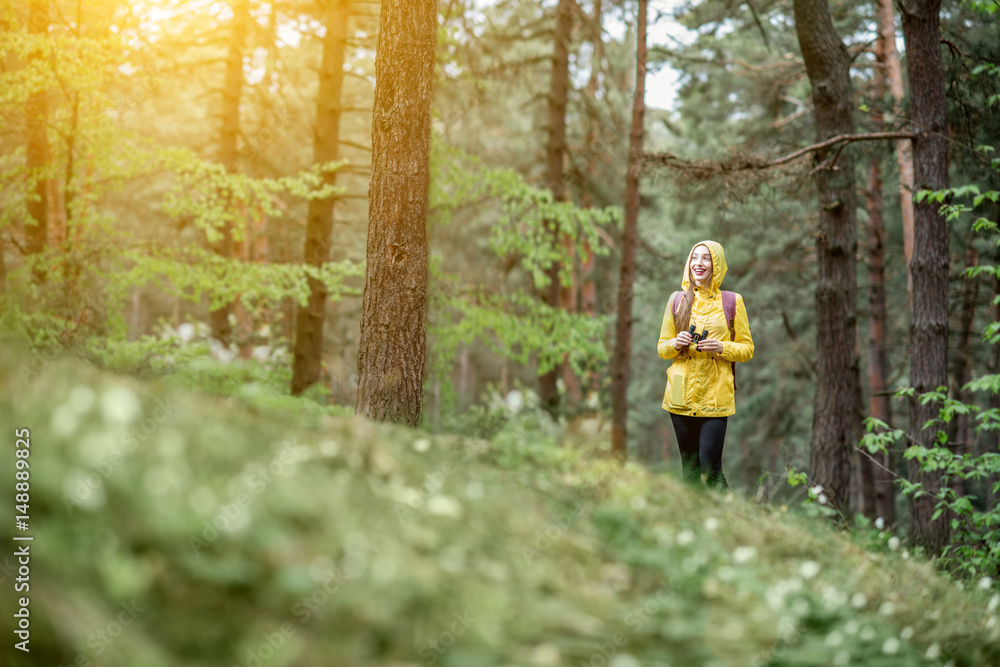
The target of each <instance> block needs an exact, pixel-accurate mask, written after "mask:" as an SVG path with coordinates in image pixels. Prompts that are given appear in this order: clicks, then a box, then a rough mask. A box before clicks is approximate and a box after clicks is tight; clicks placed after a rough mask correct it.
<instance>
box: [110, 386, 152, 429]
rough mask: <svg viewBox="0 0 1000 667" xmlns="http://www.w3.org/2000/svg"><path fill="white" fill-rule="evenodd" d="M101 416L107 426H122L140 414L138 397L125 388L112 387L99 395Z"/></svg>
mask: <svg viewBox="0 0 1000 667" xmlns="http://www.w3.org/2000/svg"><path fill="white" fill-rule="evenodd" d="M100 405H101V416H102V417H104V421H105V422H107V423H108V424H115V425H120V426H124V425H125V424H130V423H132V422H133V421H134V420H136V419H138V417H139V416H140V415H141V414H142V404H141V403H140V402H139V397H138V396H136V395H135V394H134V393H133V392H132V390H131V389H129V388H127V387H112V388H111V389H108V390H107V391H106V392H104V393H103V394H101V399H100Z"/></svg>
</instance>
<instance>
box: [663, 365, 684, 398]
mask: <svg viewBox="0 0 1000 667" xmlns="http://www.w3.org/2000/svg"><path fill="white" fill-rule="evenodd" d="M667 405H670V406H673V407H676V408H682V407H684V372H683V371H682V370H680V369H677V370H675V369H674V367H673V366H671V367H670V368H668V369H667Z"/></svg>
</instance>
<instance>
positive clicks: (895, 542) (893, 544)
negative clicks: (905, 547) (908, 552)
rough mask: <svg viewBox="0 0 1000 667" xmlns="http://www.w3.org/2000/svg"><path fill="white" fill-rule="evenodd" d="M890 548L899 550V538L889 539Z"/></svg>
mask: <svg viewBox="0 0 1000 667" xmlns="http://www.w3.org/2000/svg"><path fill="white" fill-rule="evenodd" d="M889 548H890V549H892V550H893V551H895V550H896V549H898V548H899V538H898V537H896V536H895V535H893V536H892V537H890V538H889Z"/></svg>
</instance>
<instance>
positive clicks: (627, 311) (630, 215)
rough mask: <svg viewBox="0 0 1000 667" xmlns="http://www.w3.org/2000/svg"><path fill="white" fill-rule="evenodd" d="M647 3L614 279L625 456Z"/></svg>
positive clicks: (616, 379) (614, 439) (639, 36)
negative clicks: (617, 268) (618, 268)
mask: <svg viewBox="0 0 1000 667" xmlns="http://www.w3.org/2000/svg"><path fill="white" fill-rule="evenodd" d="M648 5H649V2H648V0H639V20H638V27H637V32H636V56H635V95H634V97H633V99H632V133H631V135H630V136H629V151H628V154H629V159H628V174H627V176H626V179H625V227H624V230H623V232H622V265H621V273H620V274H619V278H618V317H617V323H616V325H615V351H614V357H613V358H612V362H611V363H612V369H613V370H612V376H611V382H612V388H611V406H612V407H611V414H612V416H611V453H612V455H614V456H615V458H617V459H619V460H621V461H624V460H625V459H626V458H628V449H627V445H628V442H627V441H628V379H629V359H630V357H631V355H632V296H633V289H634V286H635V246H636V236H637V229H638V224H639V186H640V180H641V177H642V161H643V159H642V158H643V138H644V132H643V119H644V118H645V115H646V103H645V98H646V61H647V56H646V21H647V13H648V9H649V7H648Z"/></svg>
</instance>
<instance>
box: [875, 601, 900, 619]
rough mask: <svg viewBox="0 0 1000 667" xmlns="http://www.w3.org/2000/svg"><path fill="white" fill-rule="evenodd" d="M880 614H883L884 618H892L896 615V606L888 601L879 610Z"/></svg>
mask: <svg viewBox="0 0 1000 667" xmlns="http://www.w3.org/2000/svg"><path fill="white" fill-rule="evenodd" d="M878 613H880V614H882V615H883V616H892V615H893V614H894V613H896V605H894V604H893V603H892V602H889V601H888V600H886V601H885V602H883V603H882V606H880V607H879V608H878Z"/></svg>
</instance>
